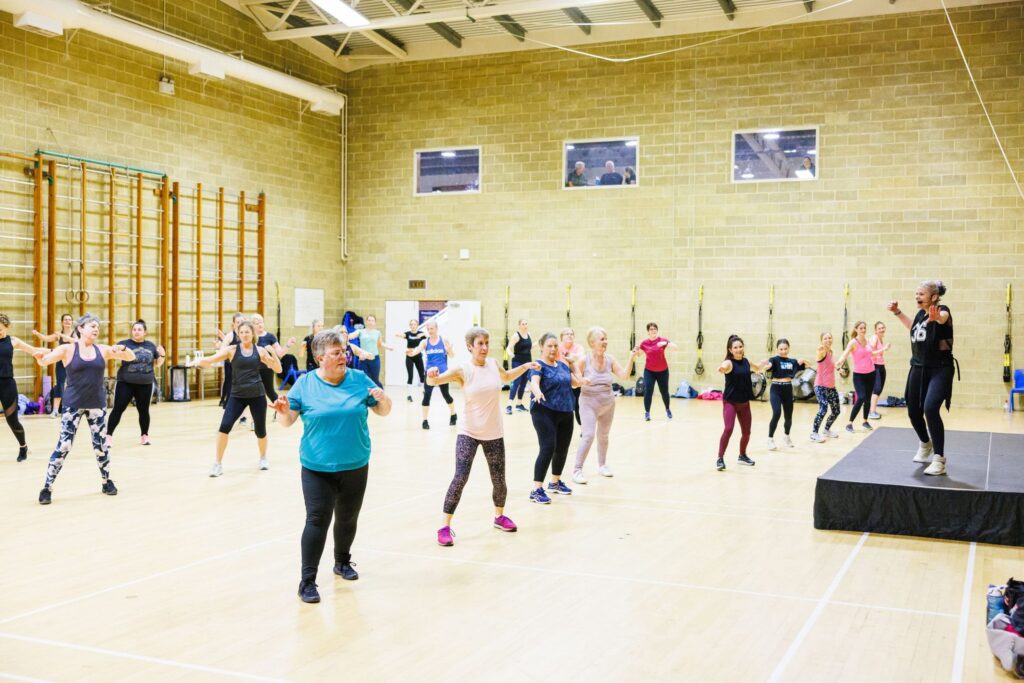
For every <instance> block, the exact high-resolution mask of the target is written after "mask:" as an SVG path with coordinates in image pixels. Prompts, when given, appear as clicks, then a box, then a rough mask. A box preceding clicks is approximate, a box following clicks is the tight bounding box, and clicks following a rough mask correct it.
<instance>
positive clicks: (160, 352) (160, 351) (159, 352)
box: [153, 344, 167, 368]
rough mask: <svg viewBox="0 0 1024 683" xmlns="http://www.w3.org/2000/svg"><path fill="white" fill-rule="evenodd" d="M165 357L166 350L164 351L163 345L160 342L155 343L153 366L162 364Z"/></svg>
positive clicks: (156, 366)
mask: <svg viewBox="0 0 1024 683" xmlns="http://www.w3.org/2000/svg"><path fill="white" fill-rule="evenodd" d="M166 359H167V352H166V351H164V347H163V346H161V345H160V344H157V345H156V358H154V359H153V367H154V368H158V367H160V366H161V365H163V364H164V361H165V360H166Z"/></svg>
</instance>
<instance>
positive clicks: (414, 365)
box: [405, 353, 426, 386]
mask: <svg viewBox="0 0 1024 683" xmlns="http://www.w3.org/2000/svg"><path fill="white" fill-rule="evenodd" d="M413 369H415V370H416V374H417V375H419V377H420V384H426V380H425V377H424V374H423V354H422V353H417V354H416V355H415V356H406V357H405V376H406V380H405V383H406V384H408V385H409V386H412V371H413Z"/></svg>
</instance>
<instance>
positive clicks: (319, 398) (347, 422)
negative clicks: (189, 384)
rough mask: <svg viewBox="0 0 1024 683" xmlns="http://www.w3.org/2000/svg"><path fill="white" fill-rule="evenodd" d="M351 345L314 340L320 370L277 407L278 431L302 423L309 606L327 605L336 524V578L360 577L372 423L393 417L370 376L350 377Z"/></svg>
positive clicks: (333, 338)
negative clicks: (357, 563)
mask: <svg viewBox="0 0 1024 683" xmlns="http://www.w3.org/2000/svg"><path fill="white" fill-rule="evenodd" d="M345 347H346V344H345V341H344V339H343V338H342V336H341V335H340V334H339V333H337V332H335V331H334V330H327V331H326V332H321V333H320V334H318V335H316V337H314V338H313V355H314V356H315V358H316V360H317V362H318V363H319V364H320V367H318V368H317V369H316V370H313V371H311V372H307V373H306V374H305V375H303V376H302V377H300V378H299V380H298V381H297V382H296V383H295V385H294V386H293V387H292V389H291V391H290V392H288V396H281V397H280V398H278V399H277V401H275V402H274V410H276V411H277V414H278V416H279V417H278V423H279V424H281V425H282V426H284V427H290V426H291V425H292V424H294V423H295V421H296V420H298V419H299V418H300V417H301V418H302V425H303V432H302V440H301V441H300V442H299V462H301V463H302V496H303V498H304V499H305V502H306V526H305V529H303V531H302V580H301V582H300V583H299V597H301V598H302V600H303V602H320V594H319V593H318V592H317V590H316V573H317V567H318V566H319V564H320V557H321V556H322V555H323V552H324V545H325V544H326V543H327V529H328V528H329V527H330V526H331V517H332V516H333V517H334V573H335V574H337V575H338V576H340V577H341V578H343V579H345V580H347V581H354V580H356V579H358V578H359V574H357V573H356V571H355V570H354V569H353V568H352V562H351V560H352V555H351V552H350V551H351V549H352V541H353V540H354V539H355V536H356V524H357V522H358V521H359V510H360V509H361V508H362V506H363V493H365V491H366V477H367V473H368V470H369V462H370V429H369V426H368V425H367V415H368V414H369V411H370V410H372V411H373V412H375V413H376V414H378V415H380V416H384V415H387V414H388V413H390V412H391V399H390V398H388V396H387V395H386V394H385V393H384V391H383V389H381V388H380V387H378V386H376V385H375V384H374V383H373V382H371V381H370V378H369V377H367V376H366V374H365V373H362V372H360V371H359V370H350V369H348V366H347V363H346V359H345V350H346V349H345Z"/></svg>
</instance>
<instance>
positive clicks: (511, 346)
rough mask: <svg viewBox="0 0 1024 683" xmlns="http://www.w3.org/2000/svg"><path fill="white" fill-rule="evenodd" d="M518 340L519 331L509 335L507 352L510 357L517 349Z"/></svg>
mask: <svg viewBox="0 0 1024 683" xmlns="http://www.w3.org/2000/svg"><path fill="white" fill-rule="evenodd" d="M518 341H519V333H518V332H513V333H512V336H511V337H509V342H508V346H507V347H506V348H505V353H507V354H508V356H509V358H511V357H512V354H513V352H514V351H515V348H516V342H518Z"/></svg>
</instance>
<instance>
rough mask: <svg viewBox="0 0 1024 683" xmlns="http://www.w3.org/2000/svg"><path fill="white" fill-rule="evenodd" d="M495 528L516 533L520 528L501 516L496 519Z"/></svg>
mask: <svg viewBox="0 0 1024 683" xmlns="http://www.w3.org/2000/svg"><path fill="white" fill-rule="evenodd" d="M494 528H495V529H501V530H502V531H515V530H516V529H517V528H518V527H516V523H515V522H513V521H512V520H511V519H509V518H508V517H506V516H505V515H501V516H499V517H495V518H494Z"/></svg>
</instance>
